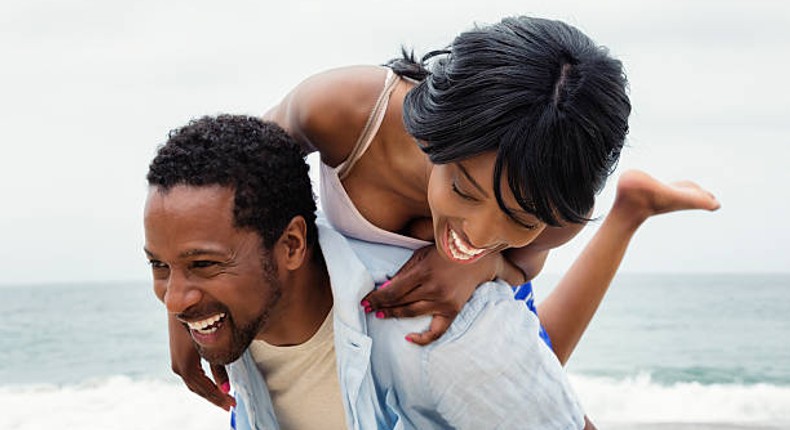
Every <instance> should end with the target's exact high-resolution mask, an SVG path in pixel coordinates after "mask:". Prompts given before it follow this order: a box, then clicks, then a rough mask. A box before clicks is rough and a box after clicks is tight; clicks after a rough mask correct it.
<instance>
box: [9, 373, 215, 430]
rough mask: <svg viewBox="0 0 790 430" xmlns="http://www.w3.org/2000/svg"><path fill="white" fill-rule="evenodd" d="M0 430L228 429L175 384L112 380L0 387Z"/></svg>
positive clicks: (203, 404) (123, 378) (205, 404)
mask: <svg viewBox="0 0 790 430" xmlns="http://www.w3.org/2000/svg"><path fill="white" fill-rule="evenodd" d="M0 405H3V406H2V410H3V413H2V414H0V429H4V430H43V429H55V428H58V429H79V430H94V429H95V430H132V429H134V430H139V429H166V428H181V429H195V430H209V429H211V430H214V429H223V428H229V427H230V421H229V418H228V414H227V413H226V412H225V411H223V410H222V409H220V408H218V407H216V406H214V405H212V404H210V403H209V402H207V401H205V400H203V399H201V398H199V397H198V396H196V395H195V394H192V392H190V391H189V390H187V389H186V388H185V387H184V386H183V385H182V384H181V383H180V382H166V381H160V380H132V379H131V378H129V377H126V376H114V377H111V378H107V379H103V380H92V381H89V382H85V383H81V384H78V385H68V386H56V385H43V384H39V385H19V386H2V387H0Z"/></svg>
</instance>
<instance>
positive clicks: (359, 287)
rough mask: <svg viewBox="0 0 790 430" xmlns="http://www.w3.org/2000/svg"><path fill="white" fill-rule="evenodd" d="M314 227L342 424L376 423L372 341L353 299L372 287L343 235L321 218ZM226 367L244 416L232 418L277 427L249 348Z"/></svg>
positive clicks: (360, 426)
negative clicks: (328, 304)
mask: <svg viewBox="0 0 790 430" xmlns="http://www.w3.org/2000/svg"><path fill="white" fill-rule="evenodd" d="M318 229H319V236H318V237H319V244H320V246H321V251H322V253H323V255H324V259H325V261H326V266H327V268H328V271H329V278H330V282H331V284H332V296H333V299H334V304H333V307H334V321H333V322H334V336H335V355H336V359H337V368H338V379H339V382H340V390H341V395H342V398H343V407H344V409H345V414H346V423H347V425H348V427H349V428H353V429H372V428H377V427H379V425H378V422H379V419H380V417H381V416H382V413H381V411H379V410H378V408H377V402H376V398H375V394H376V390H375V386H374V384H373V379H372V376H371V373H370V354H371V346H372V341H371V339H370V337H369V336H368V335H367V320H366V315H365V312H364V310H363V309H362V307H361V306H360V304H359V303H360V301H361V300H362V298H363V297H364V296H365V295H366V294H367V293H368V291H370V290H371V289H372V288H373V286H374V282H373V278H372V277H371V276H370V274H369V273H368V271H367V269H366V268H365V266H364V265H363V264H362V263H361V262H360V261H359V259H358V258H357V257H356V254H355V253H354V251H353V250H352V248H351V246H350V245H349V243H348V242H347V240H346V239H345V238H344V237H342V236H341V235H340V234H339V233H337V232H335V231H334V230H332V229H331V228H330V227H327V226H325V225H324V224H323V223H322V222H319V223H318ZM228 372H229V375H230V378H231V383H232V385H233V387H234V389H235V392H236V396H237V400H241V403H243V405H244V406H243V407H242V408H238V409H237V413H238V414H239V415H242V414H243V415H245V416H244V417H238V416H237V419H239V418H244V419H245V420H246V421H247V423H250V425H251V426H252V427H251V428H253V429H256V430H263V429H267V430H268V429H272V430H277V429H279V425H278V424H277V418H276V416H275V414H274V407H273V405H272V400H271V397H270V395H269V390H268V388H267V386H266V383H265V381H264V378H263V376H262V375H261V373H260V371H259V370H258V367H257V365H256V364H255V361H254V360H253V358H252V354H251V353H250V352H249V350H247V351H245V352H244V354H243V355H242V357H241V358H239V359H238V360H236V361H235V362H233V363H231V364H230V365H229V366H228ZM242 428H245V427H243V426H240V427H239V429H242Z"/></svg>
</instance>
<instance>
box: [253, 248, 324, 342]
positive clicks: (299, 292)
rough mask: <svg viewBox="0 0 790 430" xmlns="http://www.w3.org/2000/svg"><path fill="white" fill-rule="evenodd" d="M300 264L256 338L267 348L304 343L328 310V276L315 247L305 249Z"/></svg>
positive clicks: (318, 249) (319, 251)
mask: <svg viewBox="0 0 790 430" xmlns="http://www.w3.org/2000/svg"><path fill="white" fill-rule="evenodd" d="M308 254H309V255H308V256H307V257H306V259H305V262H304V264H303V265H302V266H301V267H300V268H299V269H297V270H295V271H292V272H289V273H288V275H287V276H286V279H285V281H284V283H283V285H282V297H281V298H280V303H279V304H278V305H277V306H276V309H275V310H273V312H272V314H271V315H270V316H269V318H270V319H271V324H267V327H266V328H265V329H264V330H263V331H262V332H261V333H260V334H258V336H257V337H256V339H260V340H264V341H266V342H267V343H269V344H271V345H276V346H292V345H299V344H302V343H304V342H306V341H308V340H309V339H310V338H311V337H313V335H314V334H315V333H316V332H317V331H318V329H319V328H320V327H321V324H322V323H323V322H324V320H325V319H326V316H327V315H328V314H329V311H330V310H331V309H332V303H333V299H332V288H331V285H330V283H329V273H328V272H327V268H326V263H325V262H324V258H323V255H322V254H321V249H320V248H319V246H318V244H316V245H314V246H313V247H312V249H311V250H308Z"/></svg>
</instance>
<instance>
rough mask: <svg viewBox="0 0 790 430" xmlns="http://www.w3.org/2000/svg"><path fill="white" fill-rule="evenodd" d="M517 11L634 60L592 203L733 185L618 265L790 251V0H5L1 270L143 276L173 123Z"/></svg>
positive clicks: (729, 263) (569, 252) (734, 264)
mask: <svg viewBox="0 0 790 430" xmlns="http://www.w3.org/2000/svg"><path fill="white" fill-rule="evenodd" d="M513 14H530V15H537V16H544V17H551V18H558V19H562V20H565V21H568V22H570V23H571V24H574V25H576V26H578V27H580V28H581V29H582V30H583V31H585V32H586V33H587V34H588V35H590V36H591V37H593V39H595V40H596V41H597V42H598V43H600V44H603V45H606V46H608V47H609V48H610V50H611V51H612V53H613V54H614V55H615V56H617V57H619V58H620V59H622V60H623V62H624V63H625V66H626V69H627V72H628V76H629V79H630V82H631V97H632V102H633V105H634V113H633V115H632V121H631V134H630V137H629V141H628V145H629V147H628V148H627V149H626V150H625V152H624V155H623V158H622V161H621V163H620V167H619V168H618V171H617V172H616V174H615V177H614V178H612V179H611V180H610V185H609V186H608V187H607V189H606V191H605V192H604V193H603V194H602V196H601V198H600V203H599V205H598V207H597V213H598V214H599V215H603V214H605V213H606V210H607V209H608V207H609V205H610V203H611V199H612V190H613V188H614V184H615V182H616V175H617V174H619V173H620V172H622V171H623V170H624V169H627V168H641V169H644V170H647V171H648V172H650V173H652V174H654V175H655V176H658V177H660V178H662V179H667V180H671V179H682V178H692V179H695V180H697V181H698V182H699V183H701V184H703V185H705V186H707V187H708V188H710V189H711V190H712V191H714V192H715V193H716V194H717V196H718V197H719V199H720V201H721V202H722V204H723V208H722V209H721V210H720V211H719V212H718V213H715V214H709V213H687V214H683V215H670V216H664V217H661V218H657V219H654V220H651V221H650V222H649V223H648V224H646V225H645V226H644V228H643V229H642V231H640V233H639V234H638V235H637V236H636V238H635V241H634V243H633V246H632V248H631V250H630V253H629V255H628V257H627V259H626V261H625V263H624V266H623V271H630V272H644V271H651V272H787V271H790V252H788V251H790V249H789V247H788V242H789V241H790V227H788V221H787V218H788V214H790V192H788V191H787V187H788V184H790V169H788V167H787V164H788V163H789V162H790V149H788V145H789V144H790V139H789V138H790V121H788V112H790V83H789V82H790V81H789V80H788V78H787V76H790V2H785V1H781V0H776V1H770V0H763V1H750V0H743V1H692V0H683V1H667V0H660V1H617V2H612V1H594V2H591V1H583V0H578V1H573V2H570V1H551V2H549V1H545V0H542V1H523V0H522V1H499V0H486V1H475V2H471V1H467V0H460V1H459V0H455V1H453V0H442V1H430V0H419V1H418V0H400V1H379V0H364V1H363V0H358V1H348V0H335V1H299V0H289V1H263V0H258V1H248V2H233V1H228V2H216V1H202V0H201V1H195V0H189V1H149V0H146V1H133V2H130V1H124V2H120V1H116V2H113V1H107V0H103V1H102V0H70V1H68V2H61V1H40V0H24V1H22V0H3V1H2V2H1V3H0V53H2V57H0V64H2V66H1V67H0V131H2V137H1V138H0V142H1V143H0V144H1V145H2V151H1V152H0V198H1V199H2V200H0V201H2V207H1V209H2V210H0V241H2V246H1V247H0V270H2V275H1V276H0V284H10V283H36V282H52V281H81V280H126V279H147V277H148V276H149V275H148V272H147V267H146V265H145V259H144V258H143V253H142V251H141V248H142V244H143V233H142V219H141V218H142V205H143V201H144V198H145V193H146V185H145V178H144V177H145V173H146V169H147V165H148V162H149V161H150V159H151V157H152V156H153V154H154V151H155V149H156V147H157V145H158V144H160V143H162V142H163V141H164V140H165V139H166V135H167V132H168V130H170V129H172V128H175V127H178V126H180V125H182V124H184V123H185V122H186V121H188V120H189V119H190V118H193V117H197V116H201V115H204V114H216V113H220V112H230V113H246V114H254V115H259V114H262V113H263V112H264V111H265V110H266V109H267V107H269V106H271V105H272V104H274V103H276V102H277V101H278V100H279V99H280V98H281V97H282V96H283V95H284V94H285V93H286V92H287V90H288V89H289V88H291V87H292V86H294V85H296V84H297V83H298V82H299V81H301V80H302V79H304V78H305V77H307V76H309V75H310V74H313V73H316V72H319V71H321V70H324V69H327V68H331V67H336V66H342V65H350V64H378V63H382V62H384V61H386V60H387V59H389V58H391V57H393V56H396V55H397V54H398V51H399V47H400V46H401V45H405V46H407V47H413V48H415V49H417V51H418V52H425V51H426V50H429V49H434V48H440V47H443V46H444V45H446V44H447V43H449V42H450V41H451V39H452V38H453V37H454V36H455V35H456V34H457V33H458V32H461V31H463V30H466V29H468V28H469V27H470V26H472V25H473V24H474V23H483V24H484V23H491V22H495V21H497V20H499V19H500V18H501V17H503V16H507V15H513ZM588 230H590V232H591V231H592V229H588ZM590 232H588V233H587V234H586V235H582V236H580V237H579V238H578V239H577V240H575V242H574V243H572V244H571V245H569V246H566V247H565V249H563V250H560V251H558V252H555V255H554V256H553V257H550V260H549V263H548V265H547V269H546V270H547V271H548V272H555V273H557V272H562V271H563V270H564V269H565V268H566V267H567V266H568V265H569V264H570V262H571V261H572V259H573V258H574V256H575V254H576V253H577V252H578V250H579V249H580V247H581V245H583V244H584V243H585V242H586V240H587V238H588V237H589V233H590Z"/></svg>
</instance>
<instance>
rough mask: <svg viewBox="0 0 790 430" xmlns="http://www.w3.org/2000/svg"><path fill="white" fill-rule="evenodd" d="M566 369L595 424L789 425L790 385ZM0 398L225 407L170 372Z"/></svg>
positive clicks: (106, 429) (67, 404) (84, 421)
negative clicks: (668, 381) (664, 380)
mask: <svg viewBox="0 0 790 430" xmlns="http://www.w3.org/2000/svg"><path fill="white" fill-rule="evenodd" d="M570 377H571V382H572V383H573V385H574V387H575V388H576V391H577V393H578V395H579V398H580V400H581V402H582V404H583V405H584V408H585V410H586V411H587V414H588V415H589V416H590V417H591V418H592V419H593V421H594V422H595V423H596V424H598V425H599V426H600V427H601V428H610V427H617V426H618V425H620V426H622V425H623V424H634V423H637V424H662V423H664V424H667V423H673V425H668V426H667V427H666V428H680V425H677V426H676V425H674V424H678V423H714V424H715V423H719V424H729V425H732V424H742V425H750V426H751V425H764V426H771V427H781V428H790V386H776V385H768V384H754V385H735V384H720V385H702V384H699V383H675V384H672V385H662V384H659V383H656V382H654V381H653V380H652V379H651V376H650V374H648V373H644V374H640V375H638V376H635V377H632V378H626V379H619V380H618V379H611V378H599V377H589V376H582V375H577V374H571V376H570ZM0 404H1V405H3V406H2V409H3V413H2V414H0V428H1V429H4V430H38V429H51V428H63V429H80V430H93V429H96V430H99V429H101V430H132V429H135V430H137V429H163V428H184V429H194V430H204V429H205V430H209V429H212V430H213V429H222V428H228V427H229V425H228V424H229V420H228V415H227V413H226V412H225V411H223V410H221V409H219V408H217V407H215V406H213V405H212V404H210V403H208V402H207V401H205V400H203V399H201V398H199V397H198V396H196V395H195V394H193V393H191V392H190V391H189V390H187V389H186V388H185V387H184V386H183V385H182V384H181V383H180V381H177V380H169V381H165V380H156V379H147V380H135V379H132V378H129V377H126V376H114V377H110V378H105V379H96V380H91V381H86V382H83V383H81V384H77V385H63V386H57V385H43V384H38V385H17V386H10V385H6V386H0ZM635 427H636V426H631V425H626V426H625V427H624V428H635ZM694 428H698V427H694Z"/></svg>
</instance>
